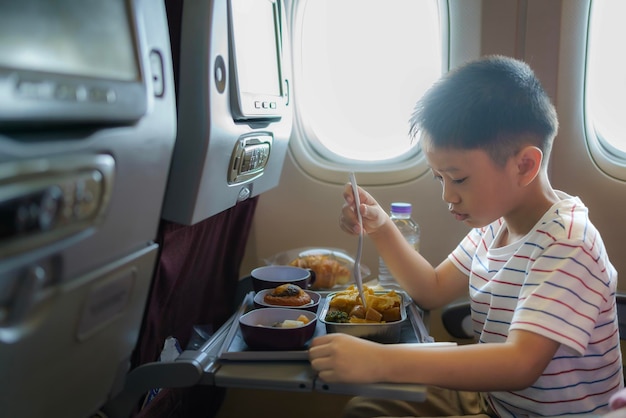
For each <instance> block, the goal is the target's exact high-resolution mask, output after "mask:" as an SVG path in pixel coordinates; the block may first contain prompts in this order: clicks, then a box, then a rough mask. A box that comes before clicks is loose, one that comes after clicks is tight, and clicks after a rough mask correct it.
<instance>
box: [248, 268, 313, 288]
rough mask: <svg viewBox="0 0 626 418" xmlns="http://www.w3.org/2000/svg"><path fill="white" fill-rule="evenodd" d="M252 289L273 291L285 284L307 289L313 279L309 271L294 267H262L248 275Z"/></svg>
mask: <svg viewBox="0 0 626 418" xmlns="http://www.w3.org/2000/svg"><path fill="white" fill-rule="evenodd" d="M250 276H251V277H252V288H253V289H254V291H255V292H259V291H261V290H263V289H274V288H275V287H277V286H280V285H281V284H285V283H291V284H295V285H297V286H300V288H301V289H306V288H307V287H309V285H310V284H311V282H312V281H314V280H315V279H314V278H313V276H312V275H311V271H310V270H307V269H303V268H300V267H295V266H262V267H257V268H255V269H254V270H252V272H251V273H250Z"/></svg>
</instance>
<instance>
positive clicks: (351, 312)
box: [324, 285, 402, 323]
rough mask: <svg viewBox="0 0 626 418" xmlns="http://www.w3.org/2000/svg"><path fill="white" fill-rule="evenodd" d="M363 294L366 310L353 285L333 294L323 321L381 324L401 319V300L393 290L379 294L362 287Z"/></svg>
mask: <svg viewBox="0 0 626 418" xmlns="http://www.w3.org/2000/svg"><path fill="white" fill-rule="evenodd" d="M363 294H364V297H365V302H366V303H365V304H366V306H367V309H366V308H365V307H364V306H363V303H362V302H361V297H360V296H359V290H358V289H357V288H356V286H355V285H351V286H350V287H348V288H347V289H345V290H342V291H340V292H337V293H335V294H334V295H333V296H332V299H330V301H329V302H328V313H327V314H326V317H325V318H324V320H325V321H327V322H338V323H382V322H393V321H399V320H400V319H401V312H400V308H401V306H402V298H401V297H400V295H399V294H398V293H396V291H395V290H391V291H389V292H387V293H382V294H381V293H376V292H374V290H373V289H371V288H370V287H368V286H363Z"/></svg>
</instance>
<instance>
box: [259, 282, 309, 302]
mask: <svg viewBox="0 0 626 418" xmlns="http://www.w3.org/2000/svg"><path fill="white" fill-rule="evenodd" d="M263 301H264V302H265V303H267V304H269V305H279V306H303V305H306V304H309V303H311V296H310V295H309V294H308V293H306V292H305V291H304V290H302V288H301V287H300V286H298V285H295V284H291V283H286V284H282V285H280V286H278V287H276V288H275V289H274V290H272V291H271V292H268V293H267V294H266V295H265V296H264V297H263Z"/></svg>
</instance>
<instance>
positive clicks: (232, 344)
mask: <svg viewBox="0 0 626 418" xmlns="http://www.w3.org/2000/svg"><path fill="white" fill-rule="evenodd" d="M404 296H405V300H410V299H409V297H408V295H404ZM253 299H254V292H250V293H248V294H247V295H246V296H245V297H244V300H243V302H242V304H241V306H240V307H239V310H238V311H237V312H236V314H235V316H234V320H233V321H232V323H231V327H230V329H229V331H228V334H227V335H226V338H225V339H224V343H223V344H222V346H221V348H220V351H219V353H218V356H217V357H218V359H219V360H233V361H299V360H303V361H308V352H307V349H308V343H307V345H306V346H305V347H304V348H303V349H302V350H287V351H271V350H270V351H258V350H252V349H250V348H249V347H248V346H247V345H246V343H245V342H244V341H243V337H242V336H241V331H240V329H239V317H240V316H241V315H243V314H245V313H246V312H249V311H250V310H252V309H254V304H253ZM319 306H320V308H319V309H318V313H319V312H320V310H321V309H322V306H324V299H322V300H321V301H320V304H319ZM405 309H406V314H407V315H406V316H407V319H406V320H405V321H404V323H403V324H402V329H401V331H400V342H401V343H424V342H432V337H430V336H429V334H428V331H427V329H426V327H425V325H424V321H423V315H422V312H421V311H420V310H419V308H417V306H416V305H415V304H414V303H406V304H405ZM324 334H326V326H325V324H324V323H323V322H322V321H317V327H316V329H315V334H314V335H313V338H315V337H316V336H319V335H324Z"/></svg>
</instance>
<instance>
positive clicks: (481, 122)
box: [410, 55, 558, 165]
mask: <svg viewBox="0 0 626 418" xmlns="http://www.w3.org/2000/svg"><path fill="white" fill-rule="evenodd" d="M557 130H558V119H557V114H556V110H555V109H554V106H553V105H552V102H551V101H550V98H549V97H548V95H547V94H546V92H545V90H544V89H543V87H542V86H541V83H540V82H539V80H538V79H537V77H536V76H535V74H534V72H533V70H532V69H531V68H530V67H529V66H528V64H526V63H524V62H522V61H519V60H516V59H513V58H510V57H505V56H500V55H492V56H486V57H483V58H481V59H479V60H476V61H472V62H470V63H467V64H465V65H463V66H461V67H459V68H457V69H455V70H453V71H450V72H449V73H448V74H446V75H445V76H443V77H442V78H441V79H440V80H439V81H438V82H437V83H435V84H434V85H433V86H432V87H431V88H430V89H429V90H428V91H427V92H426V94H424V96H423V97H422V98H421V100H420V101H419V102H418V103H417V105H416V107H415V111H414V112H413V115H412V116H411V119H410V134H411V136H412V137H414V138H415V137H417V136H418V135H420V136H422V137H423V135H424V134H426V135H427V136H428V140H429V143H430V144H431V145H432V146H434V147H436V148H459V149H466V150H471V149H483V150H485V151H486V152H488V153H489V155H490V156H491V158H492V159H493V161H494V162H495V163H496V164H499V165H504V164H505V163H506V161H507V160H508V158H509V157H510V156H512V155H514V154H515V153H516V152H517V151H519V150H520V149H521V147H522V146H523V145H527V144H529V143H530V144H532V145H535V146H537V147H538V148H539V149H541V150H542V152H543V153H544V164H547V161H548V157H549V154H550V150H551V148H552V141H553V139H554V137H555V136H556V132H557Z"/></svg>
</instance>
